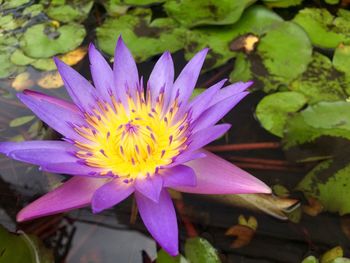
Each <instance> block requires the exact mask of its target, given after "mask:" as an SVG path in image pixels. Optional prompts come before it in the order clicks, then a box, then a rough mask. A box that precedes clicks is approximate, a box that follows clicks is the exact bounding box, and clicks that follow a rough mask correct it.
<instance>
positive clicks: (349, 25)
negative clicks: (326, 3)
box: [293, 8, 350, 48]
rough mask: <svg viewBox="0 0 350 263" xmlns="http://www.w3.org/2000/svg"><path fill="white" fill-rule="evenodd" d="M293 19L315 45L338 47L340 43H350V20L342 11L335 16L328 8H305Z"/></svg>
mask: <svg viewBox="0 0 350 263" xmlns="http://www.w3.org/2000/svg"><path fill="white" fill-rule="evenodd" d="M293 21H294V22H295V23H297V24H299V25H300V26H301V27H303V28H304V29H305V31H306V32H307V33H308V35H309V37H310V39H311V42H312V44H314V45H315V46H318V47H322V48H336V47H337V46H338V45H339V44H340V43H345V44H349V43H350V22H349V20H348V18H347V17H346V15H344V13H342V12H339V16H338V17H334V16H333V15H332V14H331V13H329V12H328V10H327V9H321V8H305V9H303V10H300V11H299V13H298V14H297V15H296V16H295V17H294V19H293Z"/></svg>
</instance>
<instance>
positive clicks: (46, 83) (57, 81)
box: [38, 71, 63, 89]
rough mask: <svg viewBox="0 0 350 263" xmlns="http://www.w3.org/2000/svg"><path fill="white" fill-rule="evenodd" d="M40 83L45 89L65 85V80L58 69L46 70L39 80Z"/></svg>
mask: <svg viewBox="0 0 350 263" xmlns="http://www.w3.org/2000/svg"><path fill="white" fill-rule="evenodd" d="M38 85H39V86H40V87H42V88H44V89H57V88H60V87H62V86H63V80H62V78H61V76H60V74H59V73H58V72H57V71H55V72H46V73H43V74H42V77H41V78H40V79H39V80H38Z"/></svg>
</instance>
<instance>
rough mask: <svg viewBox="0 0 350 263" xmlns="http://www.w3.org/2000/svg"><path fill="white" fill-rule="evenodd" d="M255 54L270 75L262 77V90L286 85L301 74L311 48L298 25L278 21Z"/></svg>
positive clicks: (262, 39)
mask: <svg viewBox="0 0 350 263" xmlns="http://www.w3.org/2000/svg"><path fill="white" fill-rule="evenodd" d="M257 52H258V54H259V55H260V57H261V59H262V63H263V65H264V66H265V68H266V69H267V71H268V74H269V76H267V77H266V76H261V77H260V78H261V79H262V80H263V82H264V84H265V85H266V86H265V91H269V90H271V89H276V88H278V87H279V86H280V84H282V85H283V84H285V83H289V82H290V81H292V80H293V79H294V78H296V77H297V76H299V75H300V74H301V73H303V72H304V71H305V70H306V68H307V65H308V64H309V62H310V61H311V55H312V46H311V43H310V41H309V38H308V36H307V35H306V34H305V32H304V31H303V30H302V29H301V28H300V27H299V26H297V25H295V24H293V23H291V22H281V23H280V24H279V25H278V26H277V25H276V27H274V28H273V29H271V30H270V31H268V32H267V33H266V34H265V35H264V36H263V37H262V38H261V40H260V43H259V45H258V48H257Z"/></svg>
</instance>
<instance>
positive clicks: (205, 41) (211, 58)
mask: <svg viewBox="0 0 350 263" xmlns="http://www.w3.org/2000/svg"><path fill="white" fill-rule="evenodd" d="M280 21H282V19H281V18H280V17H279V16H278V15H277V14H276V13H274V12H272V11H271V10H268V9H267V8H265V7H262V6H252V7H250V8H248V9H247V10H246V11H245V12H244V13H243V15H242V17H241V19H240V20H239V21H238V22H237V23H235V24H234V25H230V26H221V27H201V28H198V29H193V30H191V31H188V32H187V39H186V46H185V50H186V53H185V57H186V59H190V58H191V57H192V56H193V55H194V54H195V53H196V52H198V51H199V50H201V49H203V48H205V47H209V48H210V52H209V54H208V57H207V59H206V61H205V64H204V68H205V69H210V68H214V67H217V66H220V65H223V64H225V63H226V62H227V60H229V59H231V58H233V57H235V56H236V54H237V53H236V52H235V51H236V50H232V48H231V45H232V43H233V42H235V40H236V39H238V38H239V37H240V36H243V35H245V34H248V33H250V34H253V35H257V36H260V35H262V34H264V33H266V32H267V31H268V29H269V28H270V27H271V26H272V25H273V24H274V23H276V22H280ZM240 80H241V79H240Z"/></svg>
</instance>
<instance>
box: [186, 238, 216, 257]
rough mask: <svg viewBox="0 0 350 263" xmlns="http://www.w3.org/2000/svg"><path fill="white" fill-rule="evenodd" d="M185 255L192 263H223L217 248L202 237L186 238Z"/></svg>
mask: <svg viewBox="0 0 350 263" xmlns="http://www.w3.org/2000/svg"><path fill="white" fill-rule="evenodd" d="M185 255H186V258H187V259H188V260H189V261H190V262H191V263H221V261H220V258H219V256H218V254H217V251H216V249H215V248H214V247H213V246H212V245H211V244H210V243H209V242H208V241H207V240H205V239H204V238H200V237H195V238H189V239H187V240H186V243H185Z"/></svg>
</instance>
